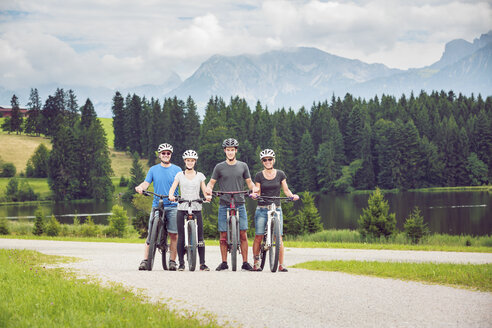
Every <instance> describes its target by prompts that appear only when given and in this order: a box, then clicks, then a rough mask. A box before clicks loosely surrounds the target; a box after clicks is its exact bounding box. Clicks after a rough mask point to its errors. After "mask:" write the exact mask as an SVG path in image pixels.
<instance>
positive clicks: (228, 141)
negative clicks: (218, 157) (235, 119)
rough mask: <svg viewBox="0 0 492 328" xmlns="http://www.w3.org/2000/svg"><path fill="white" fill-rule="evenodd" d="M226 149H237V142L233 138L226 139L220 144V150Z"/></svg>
mask: <svg viewBox="0 0 492 328" xmlns="http://www.w3.org/2000/svg"><path fill="white" fill-rule="evenodd" d="M227 147H236V148H237V147H239V142H237V140H236V139H234V138H229V139H226V140H224V142H223V143H222V148H227Z"/></svg>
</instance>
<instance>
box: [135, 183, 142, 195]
mask: <svg viewBox="0 0 492 328" xmlns="http://www.w3.org/2000/svg"><path fill="white" fill-rule="evenodd" d="M135 191H136V192H138V193H139V194H140V195H141V194H142V192H143V191H144V190H143V188H142V187H140V185H138V186H136V187H135Z"/></svg>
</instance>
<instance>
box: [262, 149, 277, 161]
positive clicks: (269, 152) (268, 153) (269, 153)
mask: <svg viewBox="0 0 492 328" xmlns="http://www.w3.org/2000/svg"><path fill="white" fill-rule="evenodd" d="M264 157H273V158H275V152H274V151H273V150H271V149H268V148H267V149H264V150H262V151H261V153H260V159H263V158H264Z"/></svg>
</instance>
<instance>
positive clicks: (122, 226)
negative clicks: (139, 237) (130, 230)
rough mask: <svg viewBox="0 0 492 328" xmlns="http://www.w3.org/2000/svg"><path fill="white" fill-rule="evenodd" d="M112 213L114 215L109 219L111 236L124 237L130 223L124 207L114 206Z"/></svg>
mask: <svg viewBox="0 0 492 328" xmlns="http://www.w3.org/2000/svg"><path fill="white" fill-rule="evenodd" d="M111 211H112V212H113V215H111V216H110V217H109V235H111V236H114V237H123V236H124V235H125V230H126V224H127V222H128V214H127V213H126V211H125V209H124V208H123V206H120V205H114V206H113V208H112V209H111Z"/></svg>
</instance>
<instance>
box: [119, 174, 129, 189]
mask: <svg viewBox="0 0 492 328" xmlns="http://www.w3.org/2000/svg"><path fill="white" fill-rule="evenodd" d="M128 182H129V180H128V179H126V178H125V177H124V176H121V178H120V187H126V186H128Z"/></svg>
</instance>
